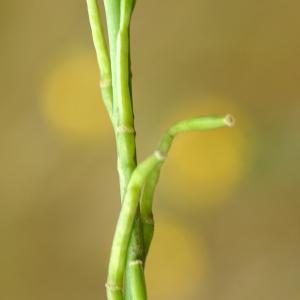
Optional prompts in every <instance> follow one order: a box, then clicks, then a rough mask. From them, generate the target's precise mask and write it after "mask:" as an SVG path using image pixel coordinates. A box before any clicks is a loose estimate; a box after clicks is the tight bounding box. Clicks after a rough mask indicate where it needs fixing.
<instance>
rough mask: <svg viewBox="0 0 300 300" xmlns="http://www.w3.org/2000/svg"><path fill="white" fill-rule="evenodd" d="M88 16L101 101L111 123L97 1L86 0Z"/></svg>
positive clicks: (108, 76)
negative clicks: (97, 69) (98, 72)
mask: <svg viewBox="0 0 300 300" xmlns="http://www.w3.org/2000/svg"><path fill="white" fill-rule="evenodd" d="M87 7H88V14H89V20H90V26H91V30H92V36H93V42H94V46H95V50H96V55H97V61H98V66H99V70H100V88H101V93H102V99H103V102H104V105H105V107H106V110H107V112H108V115H109V117H110V119H111V122H112V123H113V125H114V120H113V114H112V112H113V91H112V78H111V67H110V60H109V55H108V51H107V46H106V42H105V38H104V33H103V28H102V24H101V17H100V11H99V7H98V4H97V0H87Z"/></svg>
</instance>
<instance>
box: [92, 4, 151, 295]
mask: <svg viewBox="0 0 300 300" xmlns="http://www.w3.org/2000/svg"><path fill="white" fill-rule="evenodd" d="M134 2H135V1H132V0H129V1H128V0H126V1H123V0H121V1H120V0H104V5H105V11H106V18H107V28H108V36H109V45H110V51H109V52H110V62H109V58H108V54H107V49H106V45H105V39H104V34H103V29H102V25H101V20H100V12H99V7H98V5H97V0H87V5H88V12H89V18H90V23H91V28H92V33H93V41H94V46H95V49H96V53H97V59H98V64H99V68H100V76H101V84H100V86H101V90H102V97H103V100H104V104H105V106H106V108H107V111H108V113H109V115H110V118H111V120H112V123H113V127H114V129H115V135H116V145H117V156H118V173H119V180H120V194H121V200H123V198H124V194H125V191H126V188H127V185H128V181H129V179H130V177H131V174H132V172H133V170H134V169H135V167H136V145H135V130H134V117H133V108H132V99H131V82H130V58H129V52H130V49H129V26H130V19H131V15H132V11H133V8H134ZM126 255H127V253H126V254H125V256H126ZM135 260H144V248H143V233H142V227H141V223H140V221H139V210H138V211H137V213H136V222H135V226H134V229H133V230H132V238H131V242H130V247H129V250H128V266H129V265H130V263H131V262H132V261H135ZM135 282H140V290H142V289H143V287H144V289H145V285H144V273H143V269H142V268H131V267H128V268H127V272H126V286H127V287H130V289H129V288H126V290H125V293H126V294H125V296H126V299H130V293H131V290H132V289H131V286H134V283H135ZM122 289H123V284H121V285H120V284H119V286H116V285H113V284H110V283H109V282H108V283H107V293H108V297H109V299H122V297H123V294H122ZM143 293H144V294H145V295H146V292H145V290H144V292H143Z"/></svg>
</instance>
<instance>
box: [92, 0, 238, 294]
mask: <svg viewBox="0 0 300 300" xmlns="http://www.w3.org/2000/svg"><path fill="white" fill-rule="evenodd" d="M134 4H135V0H104V6H105V11H106V18H107V29H108V36H109V48H110V51H109V54H108V50H107V46H106V42H105V38H104V33H103V28H102V24H101V18H100V11H99V7H98V5H97V0H87V5H88V13H89V19H90V24H91V29H92V35H93V42H94V46H95V49H96V54H97V60H98V65H99V68H100V78H101V80H100V87H101V92H102V98H103V101H104V104H105V107H106V109H107V112H108V114H109V116H110V119H111V122H112V125H113V128H114V131H115V136H116V146H117V155H118V173H119V181H120V194H121V200H122V207H121V211H120V215H119V219H118V222H117V226H116V230H115V235H114V239H113V244H112V250H111V256H110V261H109V269H108V278H107V284H106V287H107V297H108V300H124V299H125V300H146V299H147V294H146V285H145V278H144V264H145V259H146V256H147V253H148V251H149V247H150V244H151V240H152V236H153V229H154V220H153V213H152V204H153V195H154V191H155V187H156V185H157V182H158V179H159V175H160V170H161V167H162V165H163V162H164V161H165V159H166V157H167V154H168V152H169V150H170V147H171V145H172V142H173V140H174V137H175V136H176V135H177V134H178V133H181V132H185V131H191V130H208V129H214V128H220V127H225V126H229V127H231V126H232V125H233V123H234V120H233V118H232V117H231V116H229V115H227V116H225V117H199V118H193V119H189V120H185V121H181V122H179V123H177V124H175V125H174V126H172V127H171V128H170V129H169V130H168V131H167V132H166V133H165V134H164V136H163V137H162V139H161V142H160V144H159V146H158V148H157V149H156V150H155V151H154V153H153V154H152V155H150V156H149V157H148V158H146V159H145V160H144V161H143V162H141V163H140V164H138V165H137V161H136V144H135V129H134V115H133V105H132V94H131V74H130V73H131V71H130V39H129V35H130V20H131V16H132V12H133V8H134ZM124 286H125V289H124Z"/></svg>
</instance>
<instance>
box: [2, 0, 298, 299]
mask: <svg viewBox="0 0 300 300" xmlns="http://www.w3.org/2000/svg"><path fill="white" fill-rule="evenodd" d="M299 9H300V4H299V2H297V1H291V0H290V1H285V0H275V1H270V0H264V1H250V0H248V1H238V0H229V1H221V0H209V1H208V0H201V1H199V0H190V1H171V0H165V1H158V0H154V1H142V0H140V1H137V6H136V10H135V14H134V18H133V23H132V63H133V66H132V67H133V86H134V87H133V92H134V105H135V114H136V129H137V143H138V157H139V159H142V158H144V157H145V156H146V155H148V154H149V153H150V152H151V151H152V150H153V149H154V147H155V145H156V144H157V142H158V140H159V138H160V136H161V134H162V133H163V131H164V130H165V129H166V128H167V127H168V126H169V125H170V124H171V123H173V122H174V121H178V120H179V119H182V118H185V117H192V116H197V115H202V114H204V115H205V114H226V113H229V112H230V113H232V114H233V115H235V117H236V119H237V123H236V127H235V128H234V129H230V130H229V129H220V130H216V131H211V132H205V133H191V134H185V135H182V136H180V137H178V139H177V140H176V142H175V143H174V147H173V148H172V151H171V153H170V157H169V159H168V161H167V163H166V165H165V168H164V169H163V172H162V176H161V181H160V184H159V186H158V190H157V192H156V199H155V208H154V212H155V216H156V223H157V227H156V232H155V237H154V242H153V246H152V248H151V253H150V256H149V259H148V265H147V271H146V273H147V280H148V286H149V298H150V299H155V300H166V299H173V300H177V299H178V300H179V299H180V300H181V299H191V300H197V299H206V300H240V299H244V300H247V299H249V300H250V299H263V300H269V299H270V300H271V299H272V300H276V299H278V300H279V299H280V300H282V299H289V300H296V299H299V298H300V202H299V192H300V187H299V179H300V175H299V167H300V138H299V129H300V127H299V117H300V103H299V99H300V85H299V82H300V39H299V36H300V19H299ZM0 24H1V26H0V33H1V47H0V64H1V72H0V79H1V89H0V132H1V133H0V134H1V140H0V166H1V172H0V198H1V202H0V203H1V208H0V211H1V215H0V216H1V218H0V220H1V221H0V223H1V226H0V239H1V240H0V244H1V255H0V266H1V271H0V298H1V299H3V300H18V299H23V300H35V299H43V300H48V299H49V300H50V299H51V300H52V299H57V300H67V299H72V300H77V299H78V300H79V299H90V300H92V299H95V300H96V299H103V300H104V299H105V289H104V282H105V277H106V269H107V261H108V255H109V251H110V244H111V242H112V235H113V231H114V226H115V224H116V219H117V215H118V211H119V208H120V205H119V198H118V183H117V173H116V154H115V145H114V138H113V132H112V129H111V126H110V124H109V121H108V118H107V116H106V113H105V111H104V108H103V105H102V101H101V96H100V92H99V88H98V82H99V80H98V70H97V64H96V58H95V53H94V50H93V45H92V40H91V34H90V28H89V24H88V18H87V12H86V5H85V1H71V0H66V1H58V0H53V1H37V0H28V1H25V2H24V1H21V2H20V1H1V2H0Z"/></svg>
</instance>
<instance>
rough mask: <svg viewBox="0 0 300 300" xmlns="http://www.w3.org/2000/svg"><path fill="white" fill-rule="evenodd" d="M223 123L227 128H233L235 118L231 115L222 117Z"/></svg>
mask: <svg viewBox="0 0 300 300" xmlns="http://www.w3.org/2000/svg"><path fill="white" fill-rule="evenodd" d="M224 123H225V124H226V126H228V127H233V126H234V125H235V118H234V117H233V116H232V115H230V114H228V115H226V116H225V117H224Z"/></svg>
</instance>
